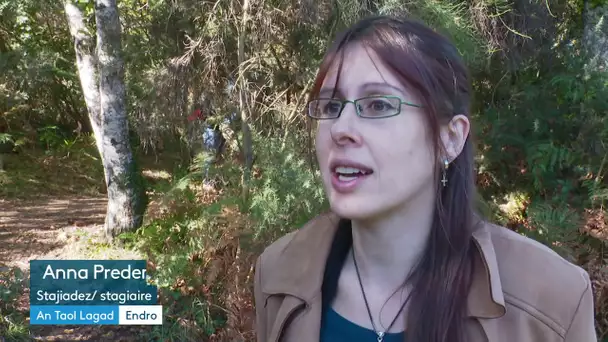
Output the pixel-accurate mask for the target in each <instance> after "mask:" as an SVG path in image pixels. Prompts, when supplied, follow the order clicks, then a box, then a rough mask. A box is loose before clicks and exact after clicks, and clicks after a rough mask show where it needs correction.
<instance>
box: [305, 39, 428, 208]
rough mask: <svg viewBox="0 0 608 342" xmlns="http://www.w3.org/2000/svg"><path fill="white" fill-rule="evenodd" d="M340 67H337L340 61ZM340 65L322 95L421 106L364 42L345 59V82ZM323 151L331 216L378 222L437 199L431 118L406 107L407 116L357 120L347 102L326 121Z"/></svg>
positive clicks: (319, 147) (320, 138)
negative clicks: (417, 201)
mask: <svg viewBox="0 0 608 342" xmlns="http://www.w3.org/2000/svg"><path fill="white" fill-rule="evenodd" d="M336 64H337V63H336ZM336 77H337V67H336V66H335V65H334V67H333V68H331V69H330V71H329V73H328V74H327V76H326V77H325V79H324V82H323V85H322V87H321V91H320V94H319V97H321V98H327V97H331V96H332V90H333V88H334V87H337V89H336V93H335V95H334V97H335V98H338V99H341V100H351V101H353V100H356V99H359V98H362V97H366V96H373V95H390V96H398V97H400V98H401V99H402V100H403V101H407V102H411V103H416V104H420V100H419V99H418V98H417V97H415V96H414V95H413V94H412V92H411V91H408V89H407V88H406V87H404V86H403V84H401V83H400V82H399V81H398V79H397V77H395V75H393V74H392V73H391V71H389V70H388V69H387V68H386V67H385V66H384V65H383V64H382V63H381V62H380V60H379V59H378V58H376V56H375V54H374V53H373V52H372V51H369V53H368V50H366V49H365V48H364V47H363V46H361V45H359V44H354V45H352V46H350V47H349V48H348V49H347V50H346V53H345V57H344V62H343V66H342V71H341V74H340V78H339V82H338V83H337V84H336ZM315 145H316V153H317V158H318V161H319V166H320V168H321V174H322V177H323V183H324V186H325V190H326V193H327V196H328V198H329V202H330V205H331V207H332V210H333V211H334V212H335V213H336V214H338V215H340V216H342V217H345V218H349V219H360V220H366V219H373V218H374V217H377V216H378V215H382V214H386V213H388V212H391V211H394V210H400V209H401V208H404V207H406V206H407V204H408V202H409V201H410V200H411V199H412V198H414V197H416V196H426V197H432V196H433V194H434V189H435V188H434V186H435V184H434V182H435V178H434V175H433V168H434V167H436V165H437V162H438V161H437V160H436V159H435V157H434V155H433V148H432V142H431V139H430V137H429V133H428V129H427V123H426V120H425V113H424V112H423V110H422V109H420V108H416V107H412V106H408V105H404V104H403V105H401V113H400V114H399V115H396V116H392V117H388V118H382V119H366V118H361V117H359V116H357V114H356V110H355V106H354V104H352V103H348V104H346V106H345V107H344V109H343V111H342V114H341V115H340V117H339V118H337V119H330V120H319V121H318V123H317V131H316V139H315Z"/></svg>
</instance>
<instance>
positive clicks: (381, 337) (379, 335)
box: [376, 331, 384, 342]
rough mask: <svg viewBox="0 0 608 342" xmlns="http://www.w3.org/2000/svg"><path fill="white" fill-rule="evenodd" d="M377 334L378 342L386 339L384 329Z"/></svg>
mask: <svg viewBox="0 0 608 342" xmlns="http://www.w3.org/2000/svg"><path fill="white" fill-rule="evenodd" d="M376 334H378V342H382V340H383V339H384V331H380V332H377V333H376Z"/></svg>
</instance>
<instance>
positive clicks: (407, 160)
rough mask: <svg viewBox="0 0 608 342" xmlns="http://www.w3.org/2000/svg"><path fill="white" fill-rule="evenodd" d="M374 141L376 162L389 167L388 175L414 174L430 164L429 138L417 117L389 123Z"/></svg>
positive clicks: (405, 176) (396, 176)
mask: <svg viewBox="0 0 608 342" xmlns="http://www.w3.org/2000/svg"><path fill="white" fill-rule="evenodd" d="M376 141H377V144H375V145H376V146H375V152H374V155H375V156H376V158H378V159H379V160H377V163H378V164H379V165H380V166H381V168H382V169H385V170H388V171H389V172H388V174H390V175H391V176H390V177H391V178H399V179H404V178H410V177H416V175H417V174H419V173H421V172H427V171H428V170H427V169H430V168H432V159H433V158H432V152H431V151H432V142H431V139H430V136H429V134H428V132H427V129H426V128H425V123H424V122H423V121H422V120H421V119H420V118H412V117H410V118H405V119H404V120H402V121H401V122H398V123H394V124H391V125H388V126H387V127H385V129H384V130H383V132H382V134H378V138H377V139H376ZM387 176H388V175H387Z"/></svg>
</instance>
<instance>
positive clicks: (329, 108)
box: [323, 100, 342, 115]
mask: <svg viewBox="0 0 608 342" xmlns="http://www.w3.org/2000/svg"><path fill="white" fill-rule="evenodd" d="M341 108H342V103H341V102H340V101H335V100H330V101H327V103H326V104H325V106H323V112H324V113H327V114H332V115H335V114H337V113H339V112H340V109H341Z"/></svg>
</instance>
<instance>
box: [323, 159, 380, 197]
mask: <svg viewBox="0 0 608 342" xmlns="http://www.w3.org/2000/svg"><path fill="white" fill-rule="evenodd" d="M329 169H330V171H331V184H332V187H333V188H334V189H335V190H336V191H337V192H339V193H349V192H352V191H354V190H355V189H356V188H357V187H358V186H359V184H361V183H362V182H363V181H364V180H365V179H366V178H367V177H369V175H371V174H372V173H373V172H374V171H373V170H372V169H371V168H370V167H368V166H366V165H364V164H361V163H358V162H355V161H351V160H346V159H334V160H332V161H331V162H330V163H329Z"/></svg>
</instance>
